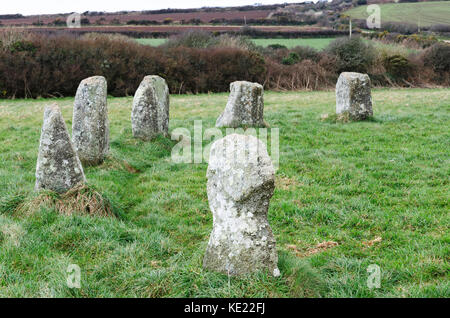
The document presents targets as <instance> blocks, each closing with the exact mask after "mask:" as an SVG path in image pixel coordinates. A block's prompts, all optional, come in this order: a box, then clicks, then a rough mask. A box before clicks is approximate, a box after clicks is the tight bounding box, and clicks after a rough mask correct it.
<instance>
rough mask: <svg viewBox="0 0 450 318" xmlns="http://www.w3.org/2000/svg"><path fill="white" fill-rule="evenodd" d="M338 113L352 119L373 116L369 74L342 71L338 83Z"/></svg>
mask: <svg viewBox="0 0 450 318" xmlns="http://www.w3.org/2000/svg"><path fill="white" fill-rule="evenodd" d="M336 114H337V115H348V116H349V118H350V119H352V120H364V119H366V118H368V117H370V116H373V111H372V95H371V90H370V78H369V75H367V74H361V73H354V72H344V73H341V75H340V76H339V79H338V81H337V84H336Z"/></svg>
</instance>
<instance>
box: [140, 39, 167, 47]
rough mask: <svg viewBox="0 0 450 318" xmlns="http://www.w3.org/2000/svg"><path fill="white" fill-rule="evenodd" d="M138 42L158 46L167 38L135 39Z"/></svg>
mask: <svg viewBox="0 0 450 318" xmlns="http://www.w3.org/2000/svg"><path fill="white" fill-rule="evenodd" d="M136 41H137V42H138V43H139V44H143V45H150V46H159V45H161V44H164V43H165V42H166V41H167V39H136Z"/></svg>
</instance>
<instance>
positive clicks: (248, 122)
mask: <svg viewBox="0 0 450 318" xmlns="http://www.w3.org/2000/svg"><path fill="white" fill-rule="evenodd" d="M241 126H247V127H264V126H265V123H264V89H263V87H262V85H260V84H258V83H250V82H245V81H240V82H239V81H238V82H233V83H231V85H230V96H229V97H228V102H227V105H226V107H225V110H224V112H223V113H222V114H221V115H220V116H219V118H217V121H216V127H231V128H237V127H241Z"/></svg>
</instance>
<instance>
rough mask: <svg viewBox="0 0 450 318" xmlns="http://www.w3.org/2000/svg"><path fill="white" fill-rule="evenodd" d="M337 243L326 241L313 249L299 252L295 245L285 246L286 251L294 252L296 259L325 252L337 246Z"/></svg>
mask: <svg viewBox="0 0 450 318" xmlns="http://www.w3.org/2000/svg"><path fill="white" fill-rule="evenodd" d="M338 245H339V244H338V243H337V242H333V241H327V242H322V243H319V244H317V245H316V246H314V247H311V248H308V249H307V250H306V251H301V250H300V249H299V248H298V247H297V245H294V244H288V245H286V248H287V249H290V250H292V251H294V252H295V255H296V256H298V257H308V256H311V255H314V254H317V253H321V252H325V251H326V250H328V249H330V248H333V247H335V246H338Z"/></svg>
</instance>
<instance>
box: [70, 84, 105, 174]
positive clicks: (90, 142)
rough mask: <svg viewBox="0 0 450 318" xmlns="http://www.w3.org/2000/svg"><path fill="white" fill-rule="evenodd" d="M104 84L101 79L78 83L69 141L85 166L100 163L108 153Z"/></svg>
mask: <svg viewBox="0 0 450 318" xmlns="http://www.w3.org/2000/svg"><path fill="white" fill-rule="evenodd" d="M106 98H107V84H106V79H105V78H104V77H103V76H93V77H89V78H87V79H84V80H83V81H81V83H80V85H79V86H78V90H77V94H76V96H75V104H74V109H73V120H72V141H73V144H74V146H75V149H76V150H77V153H78V156H79V158H80V160H81V162H83V164H87V165H98V164H100V163H102V162H103V160H104V159H105V158H106V156H107V154H108V151H109V122H108V107H107V103H106Z"/></svg>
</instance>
